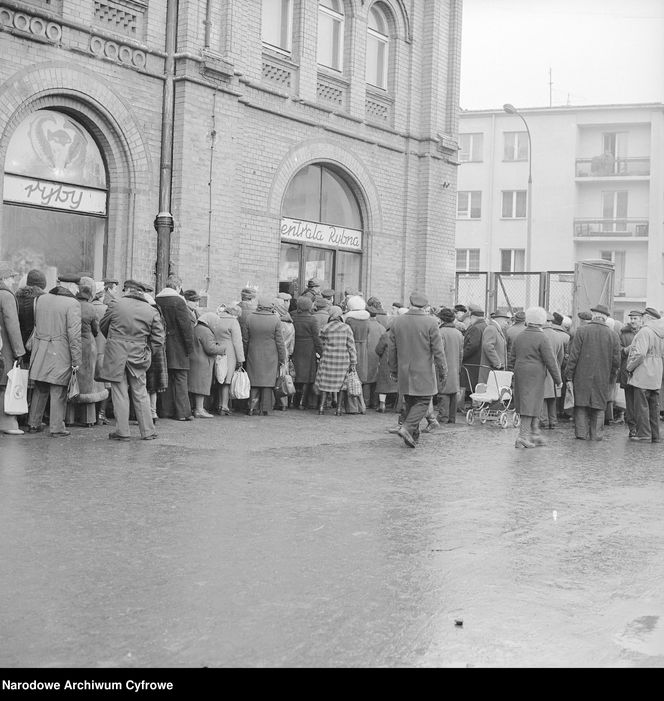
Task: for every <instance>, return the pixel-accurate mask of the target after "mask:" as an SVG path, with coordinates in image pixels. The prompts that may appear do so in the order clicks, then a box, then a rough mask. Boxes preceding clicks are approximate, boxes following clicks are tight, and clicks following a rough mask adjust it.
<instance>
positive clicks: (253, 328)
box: [242, 308, 316, 387]
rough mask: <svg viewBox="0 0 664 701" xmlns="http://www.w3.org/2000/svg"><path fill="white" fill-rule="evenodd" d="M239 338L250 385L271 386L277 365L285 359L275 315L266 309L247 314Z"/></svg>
mask: <svg viewBox="0 0 664 701" xmlns="http://www.w3.org/2000/svg"><path fill="white" fill-rule="evenodd" d="M312 319H313V317H312ZM315 323H316V322H315V321H314V324H315ZM242 341H243V342H244V349H245V351H244V352H245V355H246V358H247V374H248V375H249V382H250V383H251V386H252V387H274V384H275V382H276V381H277V375H278V374H279V366H280V365H283V364H284V363H286V362H287V361H288V356H287V355H286V346H285V345H284V339H283V336H282V335H281V322H280V321H279V317H278V316H277V315H276V314H275V313H274V312H272V311H270V310H268V309H261V308H259V309H257V310H256V311H255V312H253V313H252V314H250V315H249V316H248V317H247V323H246V324H245V325H244V329H243V331H242Z"/></svg>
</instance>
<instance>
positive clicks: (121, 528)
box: [0, 411, 664, 668]
mask: <svg viewBox="0 0 664 701" xmlns="http://www.w3.org/2000/svg"><path fill="white" fill-rule="evenodd" d="M395 419H396V415H395V414H392V413H388V414H385V415H381V414H377V413H375V412H371V411H370V412H369V413H368V414H367V415H366V416H342V417H335V416H332V415H329V416H324V417H319V416H317V415H316V413H315V412H313V411H312V412H306V413H305V412H296V411H289V412H287V413H284V414H281V413H277V414H273V415H272V416H269V417H247V416H242V415H234V416H231V417H223V418H222V417H215V418H214V419H210V420H201V419H198V420H196V421H194V422H188V423H185V424H183V423H179V422H174V421H169V420H161V421H160V422H159V423H158V424H157V430H158V432H159V439H158V440H157V441H145V442H144V441H140V440H138V439H134V440H132V441H131V442H130V443H116V442H114V441H109V440H108V439H107V434H108V429H105V428H103V427H99V428H93V429H83V428H74V429H72V431H73V433H72V436H70V437H68V438H63V439H51V438H49V437H47V436H45V435H42V434H38V435H26V436H21V437H14V436H1V437H0V533H1V534H2V537H1V538H0V627H1V630H2V635H0V666H1V667H44V668H48V667H100V668H101V667H103V668H114V667H201V666H208V667H468V666H470V667H562V666H565V667H662V666H664V589H663V588H662V586H661V582H662V580H663V579H664V448H663V447H662V444H660V445H653V444H645V445H644V444H641V443H637V444H635V443H631V442H629V441H628V440H627V437H626V429H625V428H624V427H623V426H611V427H609V428H608V429H607V433H606V439H605V440H604V441H603V442H601V443H589V442H582V441H577V440H574V435H573V430H572V427H571V426H570V425H567V424H561V426H560V427H559V428H557V429H555V430H553V431H546V434H547V437H548V438H549V445H548V446H546V447H542V448H536V449H531V450H515V449H514V438H515V435H516V430H515V429H513V428H508V429H501V428H499V427H498V426H497V425H496V424H495V423H487V424H485V425H481V424H480V425H474V426H468V425H466V424H465V421H463V419H462V418H460V423H457V424H456V425H445V426H442V427H441V428H440V429H439V430H438V431H437V432H436V433H433V434H431V435H423V436H422V439H421V442H420V446H418V448H417V449H416V450H412V449H410V448H407V447H406V446H405V445H404V444H403V442H402V441H401V440H400V439H399V438H398V437H397V436H393V435H389V434H387V433H385V429H386V428H387V427H389V426H392V425H394V424H395ZM132 432H133V433H134V434H137V433H138V430H137V427H136V426H132ZM455 620H458V621H462V622H463V625H456V624H455Z"/></svg>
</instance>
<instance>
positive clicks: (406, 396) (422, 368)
mask: <svg viewBox="0 0 664 701" xmlns="http://www.w3.org/2000/svg"><path fill="white" fill-rule="evenodd" d="M428 306H429V301H428V300H427V298H426V297H425V296H424V295H423V294H421V293H419V292H413V293H412V294H411V295H410V309H409V310H408V311H407V312H406V313H405V314H402V315H401V316H399V317H397V318H396V319H395V320H394V322H393V323H392V326H391V327H390V330H389V335H388V362H389V366H390V376H391V377H392V379H393V380H394V381H395V382H398V383H399V393H400V394H401V395H402V396H403V401H404V405H405V407H404V408H405V415H404V420H403V423H402V424H401V427H400V428H399V430H398V434H399V435H400V436H401V438H402V439H403V441H404V443H405V444H406V445H407V446H409V447H410V448H414V447H415V445H416V444H417V441H418V439H419V436H420V422H421V421H422V419H423V418H424V417H425V416H426V414H427V411H428V409H429V403H430V402H431V398H432V397H433V395H434V394H436V393H437V392H438V381H439V379H440V382H441V383H444V382H445V379H446V378H447V362H446V361H445V350H444V348H443V339H442V338H441V336H440V332H439V330H438V322H437V320H436V318H435V317H434V316H432V315H431V314H429V313H428V312H427V311H426V309H425V308H426V307H428ZM437 373H438V374H437Z"/></svg>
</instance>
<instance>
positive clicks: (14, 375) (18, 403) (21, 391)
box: [4, 361, 28, 416]
mask: <svg viewBox="0 0 664 701" xmlns="http://www.w3.org/2000/svg"><path fill="white" fill-rule="evenodd" d="M4 408H5V414H12V415H14V416H21V415H22V414H27V413H28V371H27V370H22V369H21V368H20V367H19V364H18V363H17V362H16V361H15V362H14V367H13V368H12V369H11V370H10V371H9V372H8V373H7V387H6V389H5V407H4Z"/></svg>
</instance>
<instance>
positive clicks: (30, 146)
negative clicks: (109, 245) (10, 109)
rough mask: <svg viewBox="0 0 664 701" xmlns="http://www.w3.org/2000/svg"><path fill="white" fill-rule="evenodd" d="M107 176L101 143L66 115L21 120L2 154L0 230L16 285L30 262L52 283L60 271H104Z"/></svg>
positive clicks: (1, 251)
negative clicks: (18, 275) (16, 273)
mask: <svg viewBox="0 0 664 701" xmlns="http://www.w3.org/2000/svg"><path fill="white" fill-rule="evenodd" d="M107 182H108V181H107V174H106V167H105V164H104V160H103V158H102V155H101V152H100V150H99V147H98V146H97V144H96V143H95V141H94V139H93V138H92V136H91V135H90V133H89V132H88V131H87V130H86V129H85V128H84V127H83V126H82V125H81V124H79V123H78V122H77V121H75V120H74V119H73V118H72V117H70V116H69V115H68V114H66V113H64V112H59V111H57V110H51V109H42V110H37V111H35V112H33V113H31V114H30V115H29V116H28V117H27V118H26V119H24V120H23V122H21V124H20V125H19V126H18V127H17V129H16V131H15V132H14V134H13V135H12V138H11V140H10V142H9V146H8V148H7V154H6V158H5V164H4V188H3V213H2V214H3V216H2V222H3V231H2V233H1V235H0V258H2V259H3V260H8V261H10V262H11V264H12V266H13V267H14V268H15V269H16V270H18V271H19V272H20V273H21V279H20V280H19V284H24V281H25V276H26V274H27V272H28V270H30V269H32V268H38V269H40V270H42V272H44V274H45V275H46V280H47V283H48V285H49V286H52V285H54V284H55V281H56V278H57V276H58V274H60V273H86V274H90V275H92V276H93V277H94V278H95V279H97V280H99V279H100V278H101V277H102V274H103V270H104V256H105V247H106V246H105V244H106V223H107V195H108V187H107Z"/></svg>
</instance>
